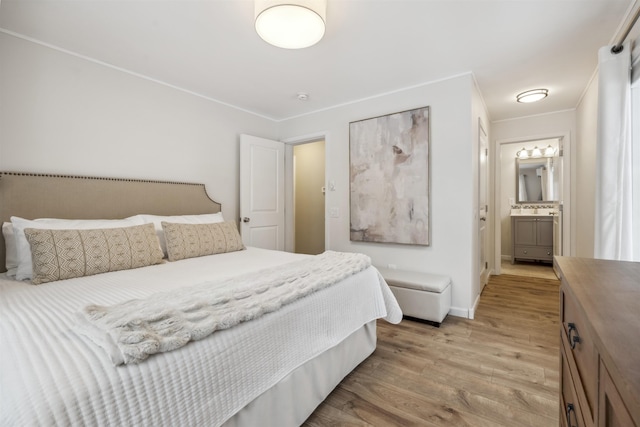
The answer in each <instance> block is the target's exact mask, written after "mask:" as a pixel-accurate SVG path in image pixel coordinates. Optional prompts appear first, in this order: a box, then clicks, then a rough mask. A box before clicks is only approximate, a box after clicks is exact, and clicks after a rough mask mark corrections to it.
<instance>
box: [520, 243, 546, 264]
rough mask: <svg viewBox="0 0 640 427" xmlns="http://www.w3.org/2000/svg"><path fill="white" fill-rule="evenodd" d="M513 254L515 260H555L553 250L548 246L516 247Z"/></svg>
mask: <svg viewBox="0 0 640 427" xmlns="http://www.w3.org/2000/svg"><path fill="white" fill-rule="evenodd" d="M513 253H514V255H513V256H514V257H515V258H523V259H542V260H549V261H551V260H552V259H553V248H552V247H547V246H520V245H517V246H514V248H513Z"/></svg>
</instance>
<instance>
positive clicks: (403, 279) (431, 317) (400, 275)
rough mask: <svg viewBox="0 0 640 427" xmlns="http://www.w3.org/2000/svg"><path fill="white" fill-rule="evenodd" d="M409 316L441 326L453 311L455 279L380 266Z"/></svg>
mask: <svg viewBox="0 0 640 427" xmlns="http://www.w3.org/2000/svg"><path fill="white" fill-rule="evenodd" d="M376 268H377V269H378V271H380V274H382V277H384V280H385V281H386V282H387V284H388V285H389V287H390V288H391V291H392V292H393V294H394V295H395V297H396V299H397V300H398V304H400V308H401V309H402V313H403V314H404V315H405V317H409V318H416V319H421V320H426V321H427V322H428V323H430V324H433V325H435V326H438V327H440V323H442V321H443V320H444V318H445V317H446V316H447V314H448V313H449V309H450V308H451V278H450V277H449V276H443V275H439V274H430V273H421V272H417V271H406V270H396V269H390V268H383V267H376Z"/></svg>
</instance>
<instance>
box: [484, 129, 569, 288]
mask: <svg viewBox="0 0 640 427" xmlns="http://www.w3.org/2000/svg"><path fill="white" fill-rule="evenodd" d="M552 138H559V139H560V140H561V141H562V156H563V160H562V210H563V212H562V221H563V224H562V253H563V255H564V256H571V255H573V253H574V250H575V248H574V247H573V242H572V240H571V236H572V235H573V232H572V229H571V227H572V224H574V223H575V222H574V221H573V219H574V218H573V210H572V209H571V207H572V205H573V202H574V200H573V198H574V196H573V195H574V192H573V191H572V188H573V187H574V180H573V179H572V175H571V173H572V172H571V171H572V169H573V168H572V160H571V159H572V153H573V149H574V148H573V146H574V143H573V140H572V138H571V131H568V130H567V131H564V132H551V133H545V134H538V135H530V136H522V137H518V138H507V139H499V140H496V141H495V143H494V144H492V148H493V151H494V156H493V158H494V159H495V161H494V162H493V164H494V166H493V171H494V174H493V176H494V190H493V191H494V193H493V194H494V197H493V205H494V206H493V209H494V213H496V215H494V216H493V231H494V236H493V238H494V274H496V275H500V274H501V273H502V267H501V262H502V240H501V237H502V229H501V223H500V222H501V220H502V218H501V217H500V215H499V213H500V207H501V203H502V197H501V191H502V181H501V175H502V170H501V165H502V145H505V144H515V143H527V142H530V141H537V140H541V139H552ZM514 161H515V159H514ZM514 167H515V165H514Z"/></svg>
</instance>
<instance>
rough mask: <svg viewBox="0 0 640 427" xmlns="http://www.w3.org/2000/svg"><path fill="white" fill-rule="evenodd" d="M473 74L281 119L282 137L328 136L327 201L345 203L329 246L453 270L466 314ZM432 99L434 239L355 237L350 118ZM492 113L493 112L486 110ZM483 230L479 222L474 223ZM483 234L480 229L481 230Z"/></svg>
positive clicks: (470, 279)
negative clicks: (331, 184) (419, 242)
mask: <svg viewBox="0 0 640 427" xmlns="http://www.w3.org/2000/svg"><path fill="white" fill-rule="evenodd" d="M473 90H474V89H473V79H472V77H471V75H463V76H458V77H454V78H451V79H448V80H445V81H441V82H437V83H432V84H426V85H424V86H420V87H416V88H412V89H409V90H405V91H401V92H396V93H393V94H387V95H384V96H380V97H376V98H371V99H367V100H363V101H361V102H357V103H353V104H349V105H343V106H339V107H336V108H333V109H330V110H326V111H321V112H317V113H314V114H310V115H306V116H301V117H298V118H293V119H290V120H287V121H283V122H281V124H280V138H279V139H281V140H295V139H297V138H302V137H303V136H304V135H317V134H324V135H325V136H326V138H325V141H326V156H327V166H326V170H327V173H326V179H327V181H335V191H328V192H327V196H326V207H327V209H330V208H338V210H339V213H340V215H339V217H338V218H329V221H328V224H329V225H328V230H327V234H328V239H327V240H328V247H327V249H332V250H338V251H358V252H362V253H365V254H367V255H369V256H371V258H372V260H373V263H374V264H377V265H382V266H386V265H387V264H396V265H397V267H398V268H405V269H412V270H417V271H428V272H432V273H440V274H447V275H449V276H451V277H452V280H453V306H454V310H453V311H452V314H457V315H461V316H467V315H468V313H469V309H470V308H471V307H472V304H473V297H472V293H473V290H474V287H477V285H476V284H475V282H474V280H475V281H478V277H476V276H477V275H476V274H475V270H474V260H475V254H476V252H475V250H474V246H473V245H474V241H475V236H474V224H475V221H474V217H473V212H474V208H475V206H474V205H475V201H474V194H475V193H474V191H475V189H476V188H477V184H476V176H477V172H475V171H474V165H473V160H474V157H476V156H477V153H476V154H474V150H473V149H472V147H475V141H476V135H475V134H474V133H473V132H474V131H473V128H474V127H475V125H472V122H473V121H475V122H477V117H476V118H472V114H473V113H474V111H475V109H474V108H473V107H472V96H473V95H472V92H473ZM427 105H428V106H430V114H431V152H430V155H431V159H430V162H431V163H430V165H431V245H430V246H428V247H424V246H405V245H393V244H380V243H362V242H351V241H350V240H349V236H350V234H349V122H352V121H356V120H361V119H366V118H370V117H375V116H380V115H385V114H389V113H394V112H398V111H405V110H409V109H413V108H418V107H423V106H427ZM485 120H486V117H485ZM475 229H476V230H477V228H475ZM475 234H477V232H476V233H475Z"/></svg>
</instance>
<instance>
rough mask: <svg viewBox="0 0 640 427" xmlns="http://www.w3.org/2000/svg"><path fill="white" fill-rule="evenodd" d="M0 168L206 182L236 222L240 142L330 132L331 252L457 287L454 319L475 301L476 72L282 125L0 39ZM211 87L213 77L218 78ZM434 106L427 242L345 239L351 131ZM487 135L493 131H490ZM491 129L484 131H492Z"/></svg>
mask: <svg viewBox="0 0 640 427" xmlns="http://www.w3.org/2000/svg"><path fill="white" fill-rule="evenodd" d="M0 59H1V61H2V67H1V68H0V101H1V104H0V130H1V134H0V170H11V171H28V172H41V173H59V174H74V175H90V176H111V177H128V178H142V179H160V180H176V181H188V182H203V183H205V184H206V185H207V189H208V192H209V195H210V196H211V197H212V198H214V199H215V200H217V201H219V202H221V203H222V205H223V213H224V215H225V217H227V218H230V219H232V218H236V217H237V216H238V136H239V134H241V133H247V134H254V135H258V136H261V137H266V138H278V139H283V140H286V139H294V138H299V137H301V136H303V135H309V134H322V135H326V156H327V167H326V169H327V180H333V181H335V187H336V191H330V192H328V193H327V208H329V207H337V208H338V209H339V212H340V216H339V218H331V219H329V220H328V221H327V222H328V224H329V225H328V229H327V234H328V236H327V242H328V245H329V246H328V247H329V248H331V249H334V250H347V251H349V250H352V251H361V252H364V253H367V254H369V255H370V256H371V257H372V258H373V261H374V263H377V264H379V265H386V264H396V265H397V266H398V268H408V269H415V270H422V271H430V272H433V273H442V274H447V275H449V276H451V277H452V280H453V306H454V309H453V310H452V314H456V315H460V316H468V315H469V314H471V315H472V313H473V308H472V307H473V303H474V301H475V300H476V297H477V294H478V293H479V284H478V281H479V280H478V277H477V271H478V262H477V260H476V247H475V245H476V244H477V212H476V203H477V182H476V179H477V166H476V165H477V147H476V145H475V144H476V143H477V132H478V129H477V126H478V125H477V123H478V117H481V118H482V120H483V122H484V123H485V124H487V123H488V118H487V113H486V109H485V108H484V105H483V104H482V99H481V96H480V94H479V92H478V91H477V88H476V87H475V85H474V82H473V78H472V76H471V75H470V74H466V75H462V76H456V77H452V78H450V79H447V80H444V81H441V82H436V83H431V84H425V85H423V86H419V87H415V88H412V89H408V90H405V91H400V92H397V93H393V94H387V95H384V96H380V97H377V98H371V99H367V100H364V101H361V102H358V103H354V104H350V105H344V106H340V107H336V108H334V109H331V110H327V111H323V112H318V113H315V114H312V115H308V116H304V117H299V118H295V119H291V120H288V121H284V122H281V123H276V122H273V121H271V120H268V119H266V118H262V117H259V116H255V115H252V114H250V113H247V112H244V111H241V110H237V109H233V108H230V107H228V106H225V105H222V104H219V103H216V102H214V101H212V100H208V99H204V98H201V97H198V96H196V95H193V94H189V93H187V92H184V91H181V90H178V89H175V88H171V87H168V86H165V85H162V84H159V83H157V82H153V81H150V80H146V79H143V78H140V77H137V76H134V75H132V74H129V73H126V72H123V71H121V70H117V69H114V68H110V67H107V66H104V65H101V64H97V63H95V62H92V61H88V60H86V59H83V58H79V57H76V56H73V55H69V54H67V53H64V52H60V51H57V50H54V49H51V48H48V47H45V46H41V45H39V44H36V43H33V42H30V41H26V40H23V39H19V38H15V37H13V36H10V35H7V34H0ZM212 78H215V76H212ZM425 105H428V106H430V107H431V153H430V154H431V208H432V211H431V245H430V246H429V247H420V246H403V245H385V244H368V243H352V242H350V241H349V218H348V215H349V151H348V148H349V137H348V135H349V122H350V121H354V120H360V119H364V118H369V117H374V116H378V115H384V114H389V113H393V112H397V111H404V110H407V109H412V108H417V107H422V106H425ZM485 126H486V127H487V128H488V125H485ZM487 131H488V129H487Z"/></svg>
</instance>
